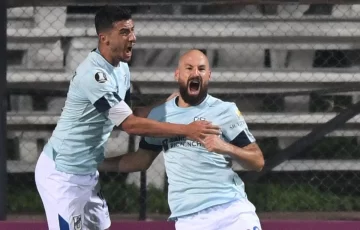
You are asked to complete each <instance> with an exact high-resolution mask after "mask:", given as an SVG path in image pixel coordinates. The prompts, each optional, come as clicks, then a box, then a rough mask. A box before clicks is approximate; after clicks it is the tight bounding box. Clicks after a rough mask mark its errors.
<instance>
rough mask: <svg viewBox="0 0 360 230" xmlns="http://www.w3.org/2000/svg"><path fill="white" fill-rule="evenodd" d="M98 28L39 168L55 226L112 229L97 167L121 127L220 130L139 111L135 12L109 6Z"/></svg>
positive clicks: (152, 131) (137, 131)
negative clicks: (134, 99)
mask: <svg viewBox="0 0 360 230" xmlns="http://www.w3.org/2000/svg"><path fill="white" fill-rule="evenodd" d="M95 27H96V32H97V34H98V39H99V41H98V47H97V48H96V49H94V50H93V51H92V52H90V53H89V55H88V56H87V57H86V59H85V60H84V61H83V62H82V63H81V64H80V65H79V66H78V68H77V69H76V72H75V74H74V76H73V78H72V79H71V82H70V88H69V91H68V95H67V98H66V102H65V106H64V108H63V111H62V114H61V116H60V119H59V121H58V123H57V126H56V128H55V130H54V132H53V134H52V136H51V138H50V139H49V141H48V143H47V144H46V146H45V147H44V149H43V152H42V154H41V155H40V157H39V160H38V162H37V165H36V169H35V180H36V185H37V189H38V192H39V194H40V196H41V199H42V202H43V205H44V208H45V212H46V218H47V222H48V226H49V229H50V230H58V229H61V230H65V229H66V230H76V229H99V230H104V229H108V228H109V227H110V218H109V213H108V208H107V205H106V202H105V200H104V199H103V196H102V195H101V193H100V190H99V184H98V177H99V174H98V171H97V167H98V165H99V163H101V162H102V161H103V159H104V145H105V143H106V142H107V140H108V138H109V136H110V133H111V131H112V130H113V128H114V126H120V127H121V128H122V130H124V131H125V132H127V133H129V134H134V135H146V136H156V137H174V136H183V137H187V138H189V139H191V140H193V141H199V142H202V141H203V138H204V137H206V135H209V134H219V133H220V132H219V130H218V128H217V127H216V126H212V125H211V124H210V123H209V122H193V123H190V124H186V125H185V124H172V123H162V122H158V121H155V120H150V119H147V118H141V117H138V116H135V115H136V114H133V112H132V110H131V109H130V107H129V106H128V101H129V96H130V72H129V67H128V64H127V62H128V61H130V59H131V55H132V49H133V46H134V44H135V41H136V37H135V32H134V22H133V20H132V19H131V14H130V12H129V11H128V10H126V9H124V8H122V7H116V6H111V7H103V8H102V9H101V10H100V11H99V12H98V13H97V14H96V16H95ZM144 113H145V114H146V112H143V114H144ZM139 114H141V112H140V113H139ZM174 123H176V122H174Z"/></svg>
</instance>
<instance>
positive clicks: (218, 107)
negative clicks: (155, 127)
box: [140, 95, 255, 219]
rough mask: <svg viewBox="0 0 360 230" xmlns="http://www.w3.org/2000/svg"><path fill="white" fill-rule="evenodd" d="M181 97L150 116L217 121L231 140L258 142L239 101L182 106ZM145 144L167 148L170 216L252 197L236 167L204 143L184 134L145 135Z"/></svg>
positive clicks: (211, 99)
mask: <svg viewBox="0 0 360 230" xmlns="http://www.w3.org/2000/svg"><path fill="white" fill-rule="evenodd" d="M176 100H177V99H173V100H170V101H168V102H167V103H165V104H163V105H161V106H159V107H156V108H155V109H153V110H152V111H151V113H150V114H149V118H150V119H154V120H158V121H161V122H172V123H180V124H189V123H191V122H193V121H196V120H206V121H211V122H212V123H213V124H214V125H218V126H220V128H221V131H222V135H221V138H223V139H224V140H225V141H227V142H230V143H232V144H234V145H236V146H239V147H244V146H246V145H248V144H250V143H252V142H255V139H254V137H253V136H252V135H251V133H250V132H249V130H248V127H247V125H246V122H245V120H244V118H243V116H242V115H241V113H240V111H239V110H238V108H237V106H236V105H235V104H234V103H230V102H224V101H221V100H220V99H217V98H214V97H212V96H210V95H208V96H207V97H206V99H205V100H204V101H203V102H202V103H201V104H200V105H198V106H193V107H187V108H181V107H178V106H177V104H176ZM140 148H143V149H149V150H155V151H159V150H163V151H164V158H165V167H166V173H167V177H168V182H169V194H168V200H169V206H170V210H171V216H170V219H172V218H176V217H180V216H186V215H190V214H193V213H196V212H199V211H201V210H204V209H206V208H209V207H212V206H215V205H220V204H225V203H228V202H231V201H235V200H240V199H247V197H246V193H245V191H244V183H243V181H242V180H241V179H240V178H239V176H238V175H237V174H236V173H235V172H234V171H233V170H232V169H231V166H230V165H229V161H228V160H227V157H225V156H224V155H221V154H217V153H214V152H209V151H207V150H206V149H205V148H204V147H203V146H202V145H201V144H200V143H198V142H195V141H191V140H188V139H186V138H184V137H175V138H168V139H163V138H150V137H146V138H144V139H143V140H142V141H141V143H140Z"/></svg>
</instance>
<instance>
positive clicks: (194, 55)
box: [178, 49, 209, 68]
mask: <svg viewBox="0 0 360 230" xmlns="http://www.w3.org/2000/svg"><path fill="white" fill-rule="evenodd" d="M194 62H202V63H203V64H205V65H207V67H209V60H208V58H207V57H206V55H205V54H204V53H203V52H201V51H200V50H196V49H192V50H189V51H186V52H185V53H184V54H183V55H181V57H180V59H179V63H178V68H179V67H180V66H181V65H184V64H191V63H194Z"/></svg>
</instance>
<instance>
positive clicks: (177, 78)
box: [175, 69, 179, 81]
mask: <svg viewBox="0 0 360 230" xmlns="http://www.w3.org/2000/svg"><path fill="white" fill-rule="evenodd" d="M175 81H179V69H176V70H175Z"/></svg>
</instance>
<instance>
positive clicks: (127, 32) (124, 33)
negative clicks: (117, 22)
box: [120, 29, 130, 36]
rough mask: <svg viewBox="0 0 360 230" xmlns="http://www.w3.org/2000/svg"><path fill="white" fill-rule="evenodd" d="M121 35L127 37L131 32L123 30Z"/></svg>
mask: <svg viewBox="0 0 360 230" xmlns="http://www.w3.org/2000/svg"><path fill="white" fill-rule="evenodd" d="M120 34H121V35H124V36H127V35H129V34H130V30H127V29H122V30H120Z"/></svg>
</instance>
